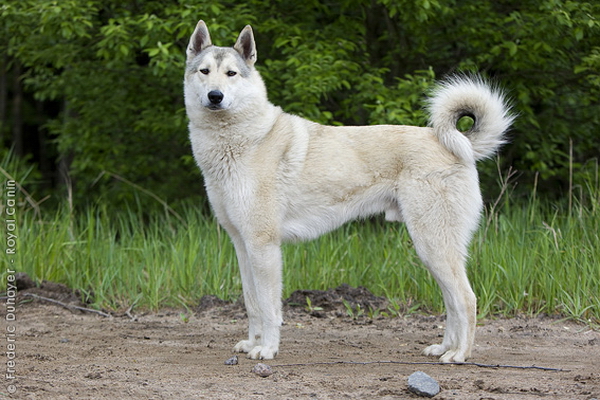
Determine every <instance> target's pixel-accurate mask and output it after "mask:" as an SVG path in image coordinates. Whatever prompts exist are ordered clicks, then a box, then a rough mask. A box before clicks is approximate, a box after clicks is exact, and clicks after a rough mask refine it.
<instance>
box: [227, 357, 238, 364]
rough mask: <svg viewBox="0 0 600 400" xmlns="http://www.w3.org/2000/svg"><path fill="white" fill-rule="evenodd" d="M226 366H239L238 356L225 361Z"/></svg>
mask: <svg viewBox="0 0 600 400" xmlns="http://www.w3.org/2000/svg"><path fill="white" fill-rule="evenodd" d="M225 365H238V356H233V357H231V358H230V359H228V360H225Z"/></svg>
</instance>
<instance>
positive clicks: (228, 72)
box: [227, 71, 237, 76]
mask: <svg viewBox="0 0 600 400" xmlns="http://www.w3.org/2000/svg"><path fill="white" fill-rule="evenodd" d="M236 75H237V72H235V71H227V76H236Z"/></svg>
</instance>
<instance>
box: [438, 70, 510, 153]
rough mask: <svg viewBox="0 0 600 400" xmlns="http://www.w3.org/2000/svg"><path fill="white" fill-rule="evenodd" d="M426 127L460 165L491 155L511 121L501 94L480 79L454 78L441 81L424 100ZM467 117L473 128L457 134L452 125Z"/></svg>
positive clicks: (499, 144) (503, 141) (499, 143)
mask: <svg viewBox="0 0 600 400" xmlns="http://www.w3.org/2000/svg"><path fill="white" fill-rule="evenodd" d="M428 110H429V115H430V118H429V124H430V126H431V127H432V128H433V131H434V133H435V135H436V136H437V137H438V140H439V141H440V143H441V144H442V145H443V146H444V147H446V148H447V149H448V150H450V152H452V153H453V154H454V155H456V156H457V157H458V158H460V159H461V160H463V161H464V162H471V163H474V162H475V161H477V160H481V159H484V158H487V157H491V156H492V155H494V154H495V152H496V151H497V149H498V148H499V147H500V146H501V145H502V144H503V143H505V140H504V137H503V136H504V133H505V132H506V131H507V130H508V128H509V127H510V125H511V123H512V122H513V120H514V116H513V115H511V114H510V108H509V107H508V105H507V104H506V100H505V97H504V95H503V94H502V92H501V91H500V90H498V89H496V88H493V87H491V86H490V85H489V84H487V83H486V82H485V81H484V80H483V79H481V78H480V77H474V76H454V77H451V78H449V79H447V80H445V81H443V82H441V83H440V84H439V85H438V86H437V87H436V88H435V89H434V90H433V93H432V96H431V97H430V98H429V100H428ZM465 116H468V117H471V118H472V119H473V121H474V123H473V126H472V127H471V129H470V130H468V131H467V132H460V131H459V130H458V129H457V127H456V124H457V123H458V120H459V119H460V118H462V117H465Z"/></svg>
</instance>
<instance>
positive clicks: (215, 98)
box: [208, 90, 223, 104]
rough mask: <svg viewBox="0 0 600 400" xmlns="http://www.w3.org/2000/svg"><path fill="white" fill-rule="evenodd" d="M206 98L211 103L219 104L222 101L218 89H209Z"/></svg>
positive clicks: (221, 94)
mask: <svg viewBox="0 0 600 400" xmlns="http://www.w3.org/2000/svg"><path fill="white" fill-rule="evenodd" d="M208 100H210V102H211V103H212V104H220V103H221V102H222V101H223V93H221V92H220V91H218V90H211V91H210V92H208Z"/></svg>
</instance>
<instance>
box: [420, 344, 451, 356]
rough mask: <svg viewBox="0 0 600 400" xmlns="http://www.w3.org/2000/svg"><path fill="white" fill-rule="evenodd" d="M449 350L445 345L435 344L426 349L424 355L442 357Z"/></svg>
mask: <svg viewBox="0 0 600 400" xmlns="http://www.w3.org/2000/svg"><path fill="white" fill-rule="evenodd" d="M447 350H448V348H447V347H446V346H444V345H441V344H433V345H431V346H429V347H427V348H425V350H423V354H424V355H426V356H441V355H442V354H444V353H445V352H446V351H447Z"/></svg>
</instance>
